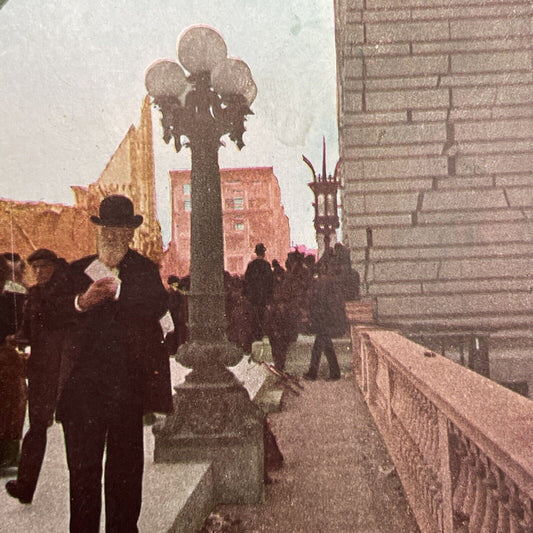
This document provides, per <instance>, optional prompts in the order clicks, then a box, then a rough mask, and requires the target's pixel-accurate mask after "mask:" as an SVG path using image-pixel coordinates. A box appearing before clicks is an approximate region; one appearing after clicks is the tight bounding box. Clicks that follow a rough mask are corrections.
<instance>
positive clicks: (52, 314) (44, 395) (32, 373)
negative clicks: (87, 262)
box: [22, 259, 69, 423]
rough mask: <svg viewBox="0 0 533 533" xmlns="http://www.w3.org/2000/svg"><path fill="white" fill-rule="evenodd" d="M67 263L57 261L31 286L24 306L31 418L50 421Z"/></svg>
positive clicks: (58, 354) (61, 342)
mask: <svg viewBox="0 0 533 533" xmlns="http://www.w3.org/2000/svg"><path fill="white" fill-rule="evenodd" d="M68 270H69V267H68V264H67V263H66V261H65V260H64V259H59V260H57V262H56V265H55V270H54V273H53V275H52V278H51V279H50V280H49V281H48V282H47V283H45V284H44V285H34V286H33V287H30V289H29V291H28V296H27V298H26V303H25V305H24V318H23V326H22V335H23V337H24V338H25V339H27V340H28V341H29V342H30V347H31V353H30V357H29V359H28V362H27V376H28V395H29V401H30V403H29V409H30V420H37V419H38V420H40V421H42V422H43V423H46V422H49V421H51V420H52V417H53V414H54V410H55V405H56V401H57V386H58V381H59V363H60V359H61V349H62V347H63V339H64V336H65V331H66V329H65V327H64V324H63V321H62V319H61V309H60V304H59V300H58V297H59V296H60V295H61V294H62V291H63V290H64V288H65V287H66V286H67V284H68V282H69V280H68Z"/></svg>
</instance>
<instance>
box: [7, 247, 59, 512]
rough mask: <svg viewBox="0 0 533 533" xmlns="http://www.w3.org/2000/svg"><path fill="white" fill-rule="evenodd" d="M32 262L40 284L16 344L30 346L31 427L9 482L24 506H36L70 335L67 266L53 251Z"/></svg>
mask: <svg viewBox="0 0 533 533" xmlns="http://www.w3.org/2000/svg"><path fill="white" fill-rule="evenodd" d="M26 261H27V263H28V264H29V265H30V267H31V269H32V270H33V273H34V277H35V280H36V284H35V285H34V286H32V287H30V289H29V291H28V295H27V299H26V303H25V305H24V313H23V321H22V327H21V329H20V330H19V331H18V332H17V335H16V338H15V341H16V342H17V343H18V344H22V345H24V344H29V346H30V357H29V358H28V361H27V378H28V413H29V422H30V427H29V429H28V431H27V433H26V435H25V436H24V439H23V441H22V449H21V454H20V461H19V468H18V475H17V479H16V480H11V481H8V482H7V483H6V490H7V492H8V494H9V495H10V496H12V497H13V498H18V499H19V501H20V502H21V503H31V501H32V499H33V494H34V492H35V488H36V486H37V480H38V479H39V472H40V470H41V465H42V462H43V458H44V453H45V450H46V433H47V430H48V427H49V426H50V425H51V424H52V423H53V417H54V411H55V406H56V400H57V384H58V379H59V363H60V357H61V347H62V345H63V337H64V332H65V328H64V327H63V322H62V321H61V320H60V319H59V318H58V315H59V306H58V295H60V294H61V291H62V290H64V288H65V286H66V284H67V281H68V276H67V271H68V264H67V262H66V261H65V260H64V259H61V258H58V257H57V256H56V254H55V253H54V252H52V251H51V250H48V249H45V248H41V249H39V250H36V251H35V252H33V253H32V254H31V255H30V256H29V257H28V258H27V260H26Z"/></svg>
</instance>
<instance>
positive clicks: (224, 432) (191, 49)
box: [146, 26, 264, 503]
mask: <svg viewBox="0 0 533 533" xmlns="http://www.w3.org/2000/svg"><path fill="white" fill-rule="evenodd" d="M178 56H179V59H180V61H181V63H182V65H183V66H184V67H185V69H186V70H187V71H188V72H190V74H189V75H188V76H187V75H186V73H185V72H184V70H183V68H182V67H181V66H180V65H179V64H178V63H176V62H172V61H167V60H165V61H158V62H156V63H154V65H152V67H150V69H149V70H148V72H147V74H146V86H147V89H148V92H149V93H150V95H151V96H152V97H153V98H154V103H155V104H156V105H157V106H158V107H159V108H160V110H161V114H162V120H161V122H162V126H163V131H164V134H163V139H164V140H165V141H166V142H169V141H170V140H171V139H172V138H173V139H174V143H175V146H176V150H178V151H179V150H180V149H181V147H182V146H183V144H182V137H187V138H188V140H189V142H188V146H189V147H190V148H191V255H190V258H191V267H190V275H191V294H190V299H189V305H190V308H189V321H190V332H191V338H190V342H187V343H186V344H184V345H182V346H180V348H179V350H178V353H177V355H176V359H177V360H178V361H179V362H180V363H182V364H183V365H184V366H186V367H188V368H191V369H192V372H191V373H190V374H188V375H187V377H186V379H185V383H183V384H181V385H179V386H177V387H175V390H176V394H175V396H174V411H175V412H174V413H173V414H172V415H170V416H167V417H166V419H165V420H164V422H161V423H158V424H156V426H154V434H155V450H154V459H155V461H156V462H172V463H174V462H206V461H207V462H210V463H211V464H212V468H213V485H214V487H213V490H214V500H215V503H219V502H221V503H257V502H259V501H261V500H262V497H263V488H264V484H263V480H264V477H263V417H264V415H263V413H262V411H261V410H260V409H259V408H258V407H257V406H256V405H255V404H254V403H252V402H251V400H250V398H249V396H248V392H247V391H246V389H245V388H244V387H243V385H242V383H240V382H239V381H238V380H237V379H236V378H235V376H234V375H233V373H232V372H230V371H229V370H228V369H227V368H226V367H227V366H233V365H236V364H237V363H238V362H239V361H240V360H241V359H242V357H243V353H242V350H241V349H240V348H239V347H238V346H236V345H235V344H232V343H230V342H229V341H228V340H227V339H226V319H225V291H224V238H223V219H222V201H221V184H220V170H219V166H218V150H219V147H220V138H221V137H222V136H223V135H225V134H229V137H230V139H231V140H233V141H235V143H236V144H237V146H238V147H239V148H240V147H242V145H243V143H242V134H243V133H244V125H243V122H244V120H245V116H246V115H247V114H250V113H251V111H250V109H249V107H248V106H249V105H250V103H251V102H252V101H253V99H254V98H255V92H256V87H255V84H254V82H253V79H252V78H251V74H250V72H249V68H248V66H247V65H246V64H245V63H244V62H242V61H240V60H235V59H232V58H227V57H226V45H225V43H224V41H223V39H222V37H221V36H220V35H219V34H218V33H217V32H216V31H215V30H213V29H212V28H208V27H205V26H196V27H192V28H190V29H189V30H187V31H186V32H184V33H183V35H182V36H181V38H180V41H179V43H178ZM236 81H237V82H239V83H237V84H235V82H236Z"/></svg>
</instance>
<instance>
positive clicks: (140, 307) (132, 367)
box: [56, 250, 172, 420]
mask: <svg viewBox="0 0 533 533" xmlns="http://www.w3.org/2000/svg"><path fill="white" fill-rule="evenodd" d="M95 258H96V256H89V257H85V258H83V259H80V260H78V261H75V262H74V263H72V264H71V271H70V280H71V281H70V287H69V291H68V293H67V294H66V295H65V296H64V309H65V320H66V322H68V323H69V328H68V330H67V333H66V338H65V343H64V346H63V355H62V361H61V368H60V379H59V406H58V412H57V415H56V418H58V419H59V420H61V419H62V409H63V406H62V404H61V394H62V392H63V390H64V388H65V385H66V384H67V382H68V380H69V378H70V377H71V375H72V374H73V371H74V370H75V369H76V367H77V365H79V364H80V363H81V362H83V359H84V358H90V357H95V354H96V353H97V352H100V353H102V352H104V353H105V350H106V348H107V346H106V345H102V342H103V341H102V340H101V339H104V338H107V340H108V341H109V338H110V335H111V336H112V337H113V335H114V337H113V338H112V341H113V342H114V343H118V345H119V348H118V349H119V350H120V352H121V353H122V354H124V355H125V357H127V364H128V372H129V373H130V374H131V376H134V377H135V381H136V382H137V383H138V384H139V390H138V391H137V392H136V394H137V395H138V397H137V399H138V400H139V401H140V402H141V404H142V406H143V409H144V411H145V412H162V413H169V412H171V411H172V389H171V381H170V364H169V357H168V354H167V350H166V348H165V345H164V339H163V334H162V331H161V327H160V324H159V319H160V318H161V317H162V316H163V315H164V314H165V312H166V311H167V308H168V306H167V304H168V294H167V292H166V290H165V288H164V287H163V284H162V282H161V278H160V275H159V271H158V268H157V265H155V264H154V263H153V262H152V261H150V260H149V259H147V258H146V257H144V256H142V255H140V254H139V253H137V252H136V251H134V250H128V252H127V254H126V256H125V257H124V259H123V260H122V262H121V263H120V265H119V278H120V279H121V282H122V283H121V291H120V297H119V299H118V300H117V301H113V302H105V303H103V304H101V305H99V306H97V307H96V308H94V309H91V310H88V311H86V312H85V313H79V312H77V311H76V309H75V307H74V298H75V295H77V294H81V293H83V292H85V291H86V290H87V288H88V287H89V285H90V284H91V283H92V280H91V279H90V278H89V277H88V276H87V275H86V274H85V273H84V270H85V269H86V268H87V266H88V265H89V264H91V263H92V261H93V260H94V259H95ZM114 332H116V334H115V333H114ZM114 350H117V347H116V344H115V347H114ZM104 377H105V376H104Z"/></svg>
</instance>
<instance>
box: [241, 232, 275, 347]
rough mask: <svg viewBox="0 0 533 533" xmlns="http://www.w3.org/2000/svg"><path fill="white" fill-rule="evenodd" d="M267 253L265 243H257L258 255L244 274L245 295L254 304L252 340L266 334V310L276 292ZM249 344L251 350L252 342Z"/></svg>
mask: <svg viewBox="0 0 533 533" xmlns="http://www.w3.org/2000/svg"><path fill="white" fill-rule="evenodd" d="M265 253H266V248H265V245H264V244H263V243H262V242H260V243H258V244H256V246H255V255H256V256H257V257H256V258H255V259H254V260H253V261H250V263H248V266H247V267H246V272H245V274H244V295H245V296H246V298H247V299H248V301H249V302H250V304H251V305H252V332H251V335H252V339H251V340H252V341H254V340H256V341H258V340H261V339H262V338H263V336H264V335H265V324H264V316H265V310H266V307H267V305H268V304H269V303H270V302H271V301H272V296H273V294H274V274H273V273H272V268H271V266H270V263H269V262H268V261H267V260H266V259H265ZM249 345H250V346H249V347H250V351H251V343H249Z"/></svg>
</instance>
